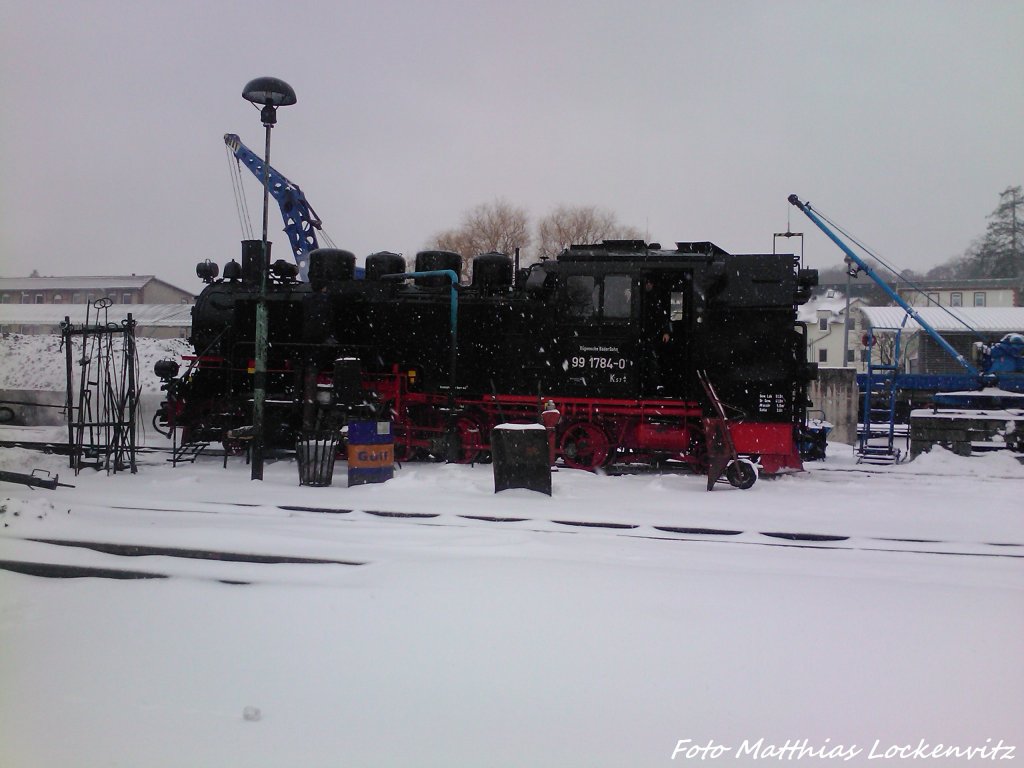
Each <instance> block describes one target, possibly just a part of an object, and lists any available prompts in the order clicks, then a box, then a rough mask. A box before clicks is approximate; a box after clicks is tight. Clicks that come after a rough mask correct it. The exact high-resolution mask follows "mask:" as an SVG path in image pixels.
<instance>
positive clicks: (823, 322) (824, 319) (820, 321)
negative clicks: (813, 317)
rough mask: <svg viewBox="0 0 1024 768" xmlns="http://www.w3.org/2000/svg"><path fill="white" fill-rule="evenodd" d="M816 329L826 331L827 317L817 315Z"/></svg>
mask: <svg viewBox="0 0 1024 768" xmlns="http://www.w3.org/2000/svg"><path fill="white" fill-rule="evenodd" d="M818 330H819V331H827V330H828V318H827V317H819V318H818Z"/></svg>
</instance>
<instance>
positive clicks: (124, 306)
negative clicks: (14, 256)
mask: <svg viewBox="0 0 1024 768" xmlns="http://www.w3.org/2000/svg"><path fill="white" fill-rule="evenodd" d="M100 299H107V300H108V302H109V303H110V304H111V306H110V307H109V308H108V309H106V310H105V313H106V317H107V318H108V319H109V320H110V321H111V322H120V321H121V320H123V319H124V318H126V317H127V315H128V314H129V313H130V314H131V315H132V318H133V319H134V320H135V321H136V324H137V325H136V333H137V334H138V335H141V336H154V337H158V338H167V337H173V336H182V337H183V336H187V335H188V330H189V328H190V327H191V324H192V319H191V307H192V305H193V304H194V303H195V295H194V294H192V293H189V292H188V291H185V290H182V289H181V288H178V287H176V286H174V285H171V284H170V283H167V282H165V281H163V280H160V279H158V278H156V277H154V276H153V275H114V276H96V277H40V276H39V275H37V274H35V273H33V274H32V276H31V277H0V331H3V332H7V333H24V334H43V333H59V329H60V323H61V322H62V321H63V320H64V318H65V317H68V318H70V320H71V322H73V323H76V324H81V323H84V322H86V319H87V317H88V318H90V322H95V320H94V319H93V318H95V317H97V315H96V311H97V310H96V309H95V302H97V301H99V300H100ZM144 320H145V321H147V322H145V323H144V322H143V321H144Z"/></svg>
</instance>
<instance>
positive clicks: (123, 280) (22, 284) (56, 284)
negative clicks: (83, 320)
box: [0, 275, 191, 295]
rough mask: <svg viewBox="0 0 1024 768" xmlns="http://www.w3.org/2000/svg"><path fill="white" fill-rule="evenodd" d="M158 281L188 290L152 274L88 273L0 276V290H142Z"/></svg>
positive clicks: (186, 292) (185, 292)
mask: <svg viewBox="0 0 1024 768" xmlns="http://www.w3.org/2000/svg"><path fill="white" fill-rule="evenodd" d="M150 283H160V284H161V285H166V286H167V287H168V288H173V289H174V290H176V291H181V293H184V294H189V295H191V292H190V291H186V290H185V289H184V288H179V287H178V286H176V285H171V284H170V283H168V282H166V281H165V280H161V279H160V278H158V277H156V276H154V275H89V276H87V277H0V291H97V292H100V291H111V290H113V291H120V290H142V289H143V288H145V287H146V286H147V285H149V284H150Z"/></svg>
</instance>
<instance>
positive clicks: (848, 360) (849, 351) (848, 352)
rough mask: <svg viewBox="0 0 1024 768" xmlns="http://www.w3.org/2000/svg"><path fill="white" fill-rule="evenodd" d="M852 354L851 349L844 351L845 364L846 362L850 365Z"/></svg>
mask: <svg viewBox="0 0 1024 768" xmlns="http://www.w3.org/2000/svg"><path fill="white" fill-rule="evenodd" d="M853 353H854V350H852V349H848V350H846V362H848V363H852V362H853Z"/></svg>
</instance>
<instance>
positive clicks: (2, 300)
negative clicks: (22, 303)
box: [0, 293, 11, 304]
mask: <svg viewBox="0 0 1024 768" xmlns="http://www.w3.org/2000/svg"><path fill="white" fill-rule="evenodd" d="M0 303H3V304H10V303H11V297H10V296H8V295H7V294H6V293H5V294H4V295H3V298H0Z"/></svg>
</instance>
